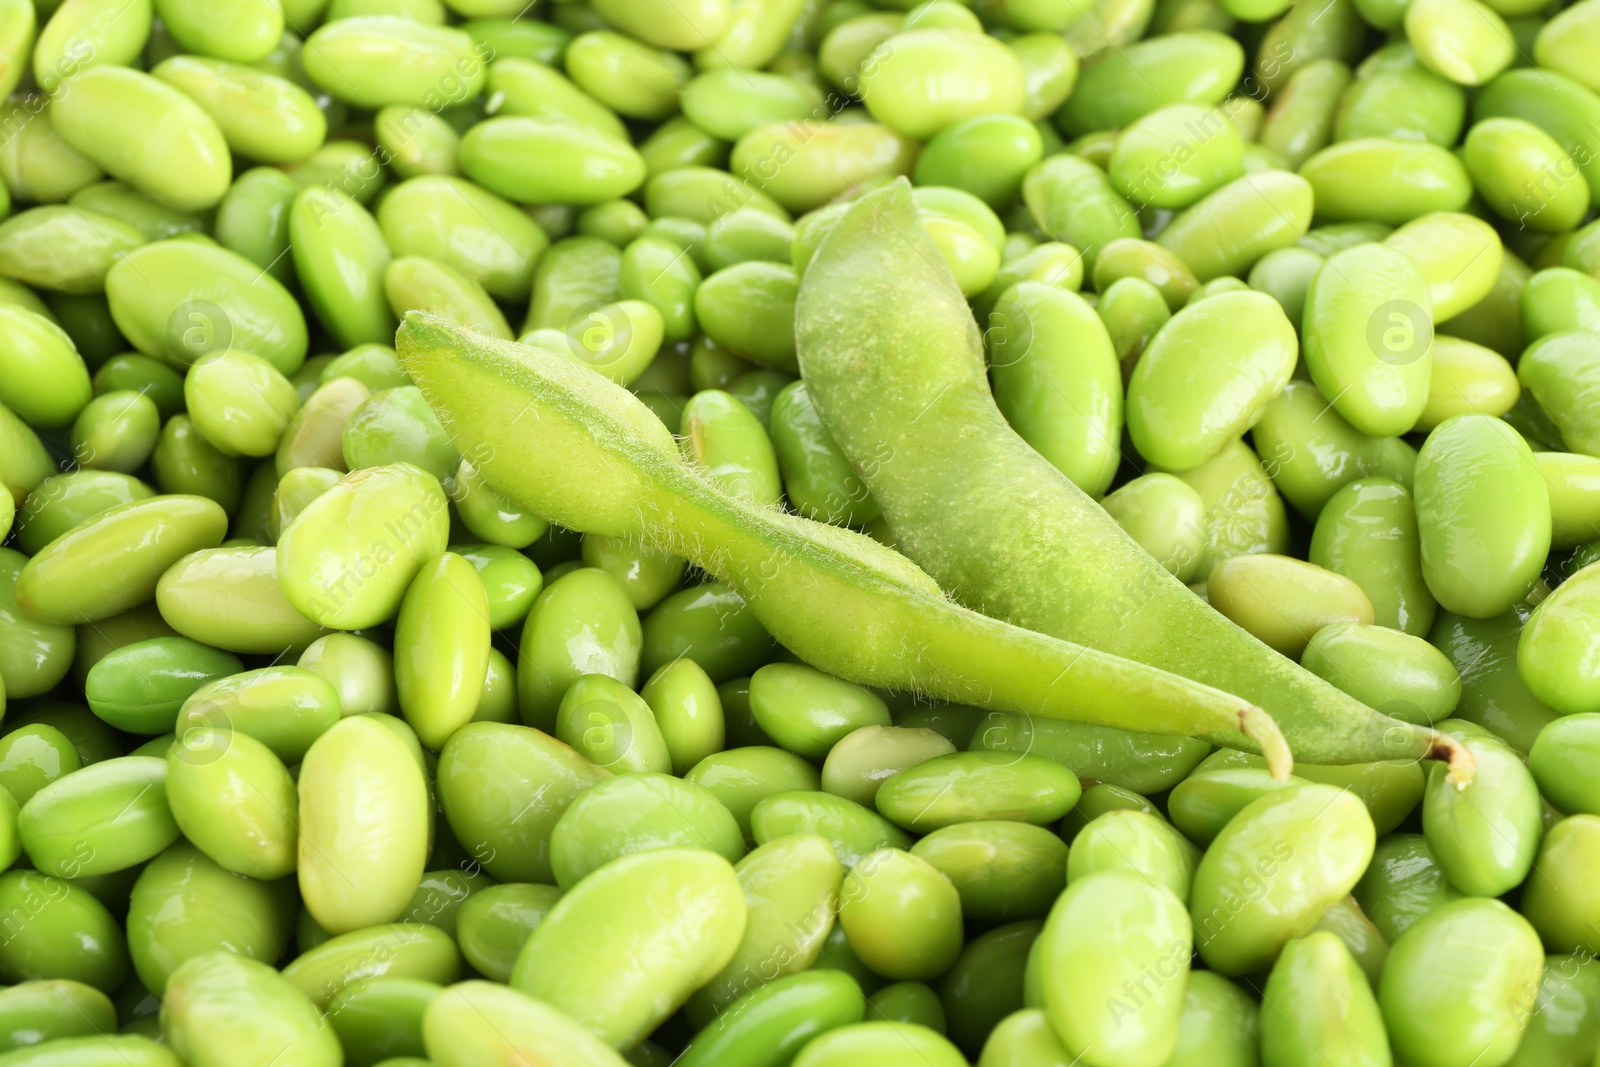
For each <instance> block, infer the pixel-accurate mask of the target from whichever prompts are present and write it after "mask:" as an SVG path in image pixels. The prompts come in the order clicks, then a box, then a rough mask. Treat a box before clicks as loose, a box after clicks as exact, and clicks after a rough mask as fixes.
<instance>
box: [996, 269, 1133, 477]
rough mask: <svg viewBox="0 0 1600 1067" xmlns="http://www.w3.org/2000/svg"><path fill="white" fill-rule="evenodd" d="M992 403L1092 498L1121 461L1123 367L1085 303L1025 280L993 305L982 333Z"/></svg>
mask: <svg viewBox="0 0 1600 1067" xmlns="http://www.w3.org/2000/svg"><path fill="white" fill-rule="evenodd" d="M986 338H987V340H988V343H989V365H990V371H991V373H992V375H993V378H994V396H995V403H996V404H998V405H999V407H1000V410H1001V412H1002V413H1003V414H1004V415H1005V417H1006V421H1007V422H1009V423H1010V424H1011V425H1012V427H1014V428H1015V429H1016V431H1017V432H1018V433H1019V434H1020V435H1021V436H1022V438H1023V440H1025V441H1027V442H1028V443H1029V444H1030V445H1032V446H1033V447H1034V449H1035V450H1037V451H1038V452H1039V453H1040V454H1041V455H1043V456H1044V457H1045V458H1046V459H1048V460H1049V461H1050V462H1051V464H1052V465H1054V466H1055V467H1056V468H1057V469H1058V470H1060V471H1061V472H1062V473H1063V474H1065V475H1066V476H1067V477H1068V478H1069V479H1070V480H1071V481H1072V482H1073V484H1075V485H1077V486H1078V487H1079V488H1080V489H1082V490H1083V491H1084V492H1085V493H1088V494H1089V495H1090V496H1100V495H1101V494H1103V493H1104V492H1105V491H1106V489H1108V488H1109V487H1110V485H1111V481H1112V478H1113V477H1114V476H1115V475H1116V470H1117V466H1118V464H1119V463H1120V462H1121V460H1122V455H1121V451H1120V448H1119V446H1120V444H1121V439H1122V395H1121V394H1122V390H1121V384H1122V380H1121V368H1120V366H1119V364H1118V363H1117V356H1116V352H1115V351H1114V350H1113V348H1112V344H1111V338H1110V336H1109V335H1108V334H1107V333H1106V328H1105V325H1104V324H1103V323H1102V322H1101V321H1100V318H1099V316H1098V315H1096V314H1095V311H1094V309H1093V308H1091V307H1089V305H1088V304H1087V303H1085V302H1084V300H1083V299H1082V298H1081V297H1079V296H1078V295H1077V294H1075V293H1070V292H1068V291H1066V290H1064V289H1060V288H1057V287H1056V286H1052V285H1048V284H1045V283H1042V282H1029V281H1024V282H1020V283H1018V284H1017V285H1016V286H1014V287H1013V288H1011V289H1010V290H1008V291H1007V292H1006V293H1005V295H1003V296H1002V297H1001V298H1000V300H999V302H998V303H997V304H996V305H995V309H994V312H993V314H992V315H991V316H990V318H989V329H988V331H987V333H986Z"/></svg>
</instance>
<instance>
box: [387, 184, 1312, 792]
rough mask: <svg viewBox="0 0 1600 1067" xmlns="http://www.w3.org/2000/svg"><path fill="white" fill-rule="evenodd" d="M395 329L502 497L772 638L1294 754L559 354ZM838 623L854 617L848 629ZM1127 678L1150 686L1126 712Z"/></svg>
mask: <svg viewBox="0 0 1600 1067" xmlns="http://www.w3.org/2000/svg"><path fill="white" fill-rule="evenodd" d="M907 206H908V209H909V205H907ZM919 232H920V228H919ZM963 306H964V305H963ZM968 321H969V323H970V319H969V320H968ZM400 340H401V344H402V345H403V346H404V349H405V356H404V358H405V360H406V363H407V366H408V370H409V371H410V372H411V374H412V377H413V378H415V379H417V380H418V381H421V382H424V383H426V389H427V395H429V396H430V398H431V400H432V402H433V403H434V404H435V405H437V407H438V409H439V410H440V411H442V412H443V413H444V414H445V416H446V418H447V419H448V421H449V425H450V428H451V430H452V431H453V432H454V433H455V434H456V435H457V439H458V442H459V443H460V444H461V445H463V446H465V447H466V449H467V453H468V455H469V458H471V459H472V460H473V463H474V465H475V466H477V467H478V468H479V469H480V470H482V471H483V472H484V473H485V476H486V477H488V478H489V479H490V480H491V481H493V482H494V483H495V484H497V486H498V487H499V488H500V489H501V490H502V491H503V492H506V493H507V494H508V495H510V496H511V497H512V499H514V500H517V501H519V502H520V503H523V504H524V505H525V506H527V507H529V508H530V510H532V511H535V512H536V513H538V514H541V515H549V516H551V517H553V519H554V521H557V522H560V523H561V524H562V525H563V526H567V527H569V528H579V529H585V530H587V531H589V532H593V533H600V534H606V535H610V536H622V535H627V536H632V537H637V538H639V539H641V540H644V541H646V543H654V544H655V545H656V546H657V547H659V548H662V549H664V550H666V551H669V552H672V553H673V554H676V555H681V556H684V557H685V558H688V559H691V560H692V561H694V562H695V563H697V564H699V565H700V566H702V567H704V568H706V569H707V570H708V571H709V572H711V573H712V574H714V575H717V576H718V577H721V578H723V579H725V580H728V581H730V582H731V583H732V584H733V585H734V586H735V587H736V588H737V589H739V590H740V593H741V596H743V598H744V599H745V600H746V601H748V602H749V603H750V604H751V606H752V607H753V608H754V610H755V612H756V614H757V616H758V617H759V618H760V619H761V620H762V622H763V624H764V625H765V626H766V627H767V629H768V630H769V631H771V632H772V634H773V636H774V637H776V638H778V640H780V641H781V642H783V644H784V645H785V647H787V648H790V649H792V650H793V651H795V652H796V653H798V654H799V655H801V656H802V657H803V658H804V659H806V660H807V661H808V662H810V663H813V664H817V665H819V666H821V667H823V668H825V669H827V670H829V671H831V672H833V673H834V674H836V675H838V676H839V677H841V678H845V679H847V680H854V681H857V682H860V683H864V684H869V685H878V686H883V687H891V688H915V689H918V690H920V691H923V692H927V693H930V694H933V695H936V696H938V697H941V698H943V699H948V700H952V701H955V702H957V703H972V702H973V701H974V700H983V701H985V702H986V703H987V704H988V706H990V707H995V708H999V709H1002V710H1012V711H1022V712H1029V713H1033V714H1039V715H1046V716H1051V717H1060V718H1082V719H1088V720H1090V721H1096V722H1100V723H1102V724H1104V725H1116V726H1123V727H1128V726H1135V727H1137V728H1139V729H1143V730H1147V731H1150V732H1156V733H1159V732H1167V733H1195V732H1215V733H1218V734H1225V735H1228V736H1231V737H1233V738H1234V739H1235V740H1236V741H1242V738H1239V737H1238V734H1237V731H1238V730H1240V729H1241V728H1242V729H1243V730H1244V731H1245V732H1246V733H1247V734H1249V735H1250V736H1251V737H1252V739H1253V740H1254V741H1256V743H1258V744H1261V745H1262V747H1263V748H1264V749H1265V750H1266V752H1267V754H1268V755H1269V757H1270V758H1271V759H1272V760H1273V763H1274V766H1275V767H1276V768H1277V769H1279V770H1280V771H1281V772H1283V773H1287V764H1288V759H1287V757H1288V753H1287V752H1286V751H1285V750H1284V747H1283V745H1282V742H1281V738H1280V737H1279V735H1278V734H1277V730H1276V727H1275V726H1274V725H1273V724H1272V723H1271V720H1270V719H1269V718H1268V717H1267V716H1265V715H1262V714H1261V713H1260V712H1259V710H1258V709H1255V708H1253V707H1250V706H1249V705H1247V704H1245V703H1244V702H1242V701H1238V700H1236V699H1234V698H1230V697H1227V696H1226V695H1225V694H1221V693H1217V692H1215V691H1213V690H1209V689H1208V688H1207V687H1205V686H1201V685H1196V684H1194V683H1188V682H1184V681H1182V680H1180V679H1178V678H1176V677H1175V676H1172V675H1168V674H1166V673H1165V672H1162V671H1158V670H1146V669H1141V668H1137V667H1134V666H1133V665H1132V664H1130V663H1128V662H1126V661H1124V660H1121V659H1119V658H1117V657H1114V656H1107V655H1104V654H1102V653H1098V652H1094V651H1091V650H1087V649H1082V648H1078V647H1075V646H1072V645H1070V644H1068V643H1067V642H1065V641H1060V640H1058V639H1054V638H1049V637H1045V636H1042V635H1038V634H1033V633H1030V632H1028V631H1024V630H1021V629H1019V628H1016V627H1012V626H1008V625H1006V624H1004V623H999V622H995V621H993V620H991V619H986V618H984V617H983V616H980V615H978V614H976V613H974V612H969V611H966V610H965V609H962V608H958V607H956V606H954V605H952V604H950V603H949V602H947V601H945V600H943V599H942V598H941V597H939V596H938V595H937V586H935V585H934V584H933V582H932V581H931V580H930V579H929V578H928V577H927V575H925V574H923V573H922V572H921V571H919V570H917V569H916V568H915V567H914V566H912V565H911V564H908V563H907V562H906V561H905V560H904V559H902V558H900V557H898V556H896V555H894V554H892V553H889V552H888V551H887V550H885V549H883V548H882V547H881V546H879V545H877V543H876V542H873V541H871V540H870V539H868V538H866V537H864V536H862V535H858V534H854V533H851V532H849V531H845V530H840V529H838V528H836V527H831V526H826V525H824V524H822V523H814V522H811V521H809V520H803V519H799V518H797V517H789V516H784V515H781V514H779V513H777V512H774V511H769V510H765V509H761V508H758V507H753V506H751V505H748V504H744V503H741V502H739V501H737V500H736V499H735V498H733V497H731V496H729V495H727V494H726V493H724V492H722V491H720V490H718V489H717V488H715V487H714V486H713V485H712V484H711V483H710V482H709V481H708V480H707V479H706V478H704V476H702V475H700V474H699V473H697V471H696V469H695V468H694V467H693V466H691V465H690V464H688V463H686V462H685V461H684V460H683V459H682V458H681V457H680V453H679V451H678V446H677V443H676V442H675V441H673V440H672V438H671V436H670V435H668V434H667V433H666V431H665V429H664V428H663V427H662V425H661V423H660V420H658V419H656V418H655V416H654V415H652V414H650V412H649V409H647V408H645V407H644V406H643V405H642V404H639V403H638V402H637V401H636V400H635V399H634V398H633V397H632V396H631V394H628V393H627V392H626V391H624V390H622V388H621V387H620V386H616V385H614V384H611V383H607V382H606V381H605V379H603V378H601V377H599V376H597V375H593V374H591V373H589V372H588V371H587V370H586V369H584V368H580V367H578V366H577V365H576V364H574V363H572V362H571V361H569V360H567V359H566V358H565V357H564V356H560V355H556V354H554V353H546V352H542V351H541V350H539V349H535V348H526V347H517V346H512V345H505V344H501V343H498V342H495V341H493V340H492V339H490V338H482V337H480V336H478V335H473V334H470V333H468V332H465V331H460V330H459V329H458V328H457V327H453V326H451V325H450V324H448V323H444V322H442V321H440V320H436V319H427V318H424V317H422V316H419V315H411V316H408V318H407V324H406V326H405V328H404V329H403V331H402V332H401V334H400ZM997 417H998V416H997ZM528 418H532V419H535V420H536V421H537V424H538V425H539V426H540V428H541V431H542V432H541V433H540V434H539V435H538V436H537V444H536V443H535V438H533V437H530V436H529V435H526V434H520V433H515V432H514V431H511V430H510V428H511V427H513V426H514V425H516V424H517V423H518V422H519V421H521V420H523V419H528ZM508 433H509V435H508ZM491 440H493V441H496V442H498V444H497V445H491V444H490V441H491ZM533 448H536V449H537V450H538V452H539V454H540V455H542V456H544V457H546V460H548V458H549V457H550V456H551V455H552V451H551V450H552V449H555V448H560V449H562V450H563V454H565V455H566V456H567V457H568V459H569V462H565V463H561V464H550V463H549V462H546V461H541V462H538V463H534V462H533V461H532V457H531V454H529V455H528V456H527V457H525V458H519V454H521V453H522V452H523V451H524V450H525V449H533ZM1052 470H1053V468H1052ZM533 472H537V474H536V475H534V473H533ZM530 475H533V476H530ZM624 500H627V501H629V503H627V504H624V503H623V501H624ZM1106 522H1107V523H1109V522H1110V520H1109V519H1107V520H1106ZM1118 536H1120V532H1119V534H1118ZM1149 566H1150V567H1153V568H1156V569H1157V570H1159V564H1156V563H1155V562H1154V561H1153V560H1151V561H1149ZM1160 574H1161V576H1162V578H1163V579H1164V580H1165V579H1167V575H1166V572H1165V571H1160ZM556 584H560V583H556ZM553 588H554V586H552V589H553ZM544 595H546V596H548V595H549V592H548V591H547V592H546V594H544ZM658 610H659V609H658ZM842 618H849V619H851V620H852V625H850V626H846V627H843V628H841V627H840V625H839V624H840V620H841V619H842ZM846 631H850V632H851V633H850V637H849V638H848V639H845V638H844V636H843V634H844V633H845V632H846ZM869 634H870V635H871V637H870V638H867V637H866V635H869ZM913 634H914V635H916V642H915V643H914V644H913V643H912V642H910V641H908V638H909V637H910V635H913ZM1069 681H1070V682H1071V684H1070V685H1069V684H1063V683H1066V682H1069ZM1134 690H1139V691H1143V692H1144V693H1145V694H1147V696H1148V699H1147V700H1142V701H1140V702H1139V707H1140V713H1139V715H1138V716H1136V717H1133V718H1135V720H1136V721H1129V720H1130V716H1129V715H1128V714H1127V712H1128V705H1129V699H1128V698H1129V693H1130V692H1131V691H1134ZM1180 694H1181V695H1180Z"/></svg>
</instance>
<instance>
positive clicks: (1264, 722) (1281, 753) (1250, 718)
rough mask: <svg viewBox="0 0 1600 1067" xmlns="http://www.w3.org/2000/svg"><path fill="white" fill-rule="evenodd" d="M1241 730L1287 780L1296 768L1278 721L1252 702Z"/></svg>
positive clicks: (1272, 768) (1281, 779)
mask: <svg viewBox="0 0 1600 1067" xmlns="http://www.w3.org/2000/svg"><path fill="white" fill-rule="evenodd" d="M1239 732H1240V733H1242V734H1244V735H1245V736H1246V737H1248V738H1250V740H1252V741H1254V742H1255V743H1256V745H1257V746H1258V747H1259V748H1260V749H1261V754H1262V755H1263V756H1265V757H1266V759H1267V769H1268V770H1269V771H1271V772H1272V777H1273V779H1274V780H1275V781H1279V782H1287V781H1288V780H1289V772H1290V771H1292V770H1293V769H1294V756H1293V755H1292V754H1291V753H1290V752H1289V742H1288V741H1287V740H1285V739H1284V736H1283V731H1282V730H1280V729H1278V721H1277V720H1276V719H1274V718H1273V717H1272V716H1271V715H1268V714H1267V713H1266V712H1265V711H1263V710H1262V709H1260V708H1258V707H1256V706H1255V705H1254V704H1251V705H1250V706H1249V707H1246V708H1243V709H1241V710H1240V712H1239ZM1452 740H1453V739H1452ZM1469 758H1470V757H1469Z"/></svg>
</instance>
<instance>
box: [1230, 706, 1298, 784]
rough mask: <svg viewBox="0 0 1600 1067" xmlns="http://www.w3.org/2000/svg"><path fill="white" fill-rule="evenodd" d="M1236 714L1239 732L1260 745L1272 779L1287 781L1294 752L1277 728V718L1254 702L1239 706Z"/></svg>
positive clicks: (1292, 765)
mask: <svg viewBox="0 0 1600 1067" xmlns="http://www.w3.org/2000/svg"><path fill="white" fill-rule="evenodd" d="M1238 714H1239V730H1240V732H1241V733H1243V734H1244V735H1245V736H1246V737H1248V738H1250V740H1252V741H1254V742H1255V743H1256V744H1257V745H1259V746H1260V747H1261V754H1262V755H1263V756H1264V757H1266V760H1267V769H1268V770H1269V771H1270V772H1271V773H1272V778H1273V780H1274V781H1278V782H1287V781H1288V780H1289V772H1290V771H1292V770H1294V753H1292V752H1291V751H1290V750H1289V742H1288V741H1287V740H1285V739H1284V736H1283V731H1282V730H1280V729H1278V723H1277V720H1276V719H1274V718H1273V717H1272V716H1271V715H1268V714H1267V713H1266V712H1265V711H1263V710H1262V709H1261V708H1258V707H1256V706H1255V705H1254V704H1250V705H1247V706H1245V707H1243V708H1240V709H1239V713H1238Z"/></svg>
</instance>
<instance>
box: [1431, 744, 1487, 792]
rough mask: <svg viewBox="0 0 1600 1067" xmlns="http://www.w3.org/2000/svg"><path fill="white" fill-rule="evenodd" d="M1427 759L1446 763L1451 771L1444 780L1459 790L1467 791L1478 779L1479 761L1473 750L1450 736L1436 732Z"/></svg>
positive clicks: (1448, 771) (1447, 772) (1446, 773)
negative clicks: (1476, 778)
mask: <svg viewBox="0 0 1600 1067" xmlns="http://www.w3.org/2000/svg"><path fill="white" fill-rule="evenodd" d="M1427 758H1428V759H1436V760H1444V761H1445V763H1446V765H1447V766H1448V768H1449V769H1448V770H1447V771H1446V772H1445V776H1444V780H1445V781H1447V782H1449V783H1450V784H1451V785H1453V786H1455V787H1456V788H1457V789H1465V788H1466V787H1467V786H1469V785H1471V784H1472V779H1473V778H1475V777H1477V773H1478V761H1477V759H1476V758H1475V757H1474V756H1473V755H1472V751H1471V749H1469V748H1467V746H1466V745H1464V744H1462V743H1461V742H1460V741H1458V740H1457V739H1455V738H1454V737H1451V736H1450V735H1449V734H1444V733H1439V732H1437V731H1435V732H1434V734H1433V736H1432V747H1430V748H1429V749H1428V755H1427Z"/></svg>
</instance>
